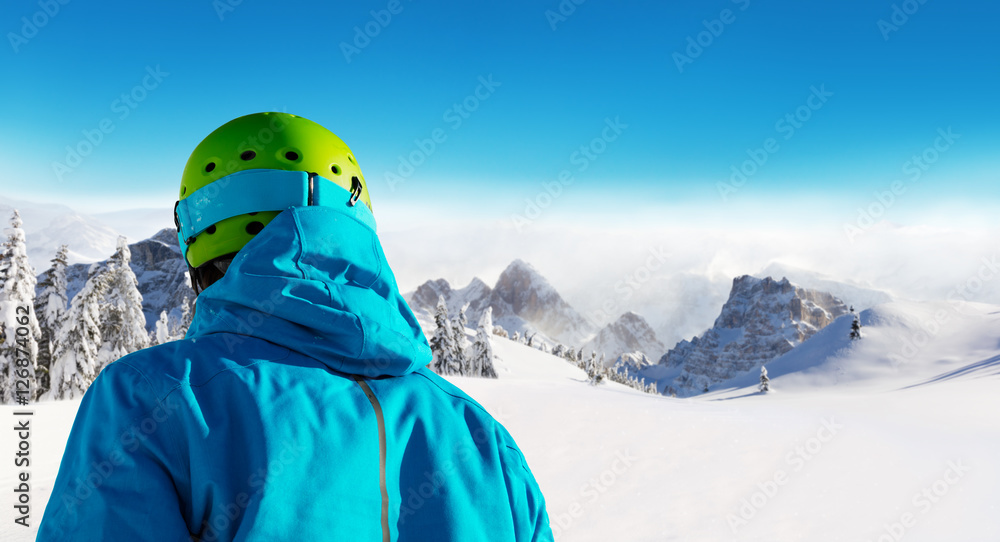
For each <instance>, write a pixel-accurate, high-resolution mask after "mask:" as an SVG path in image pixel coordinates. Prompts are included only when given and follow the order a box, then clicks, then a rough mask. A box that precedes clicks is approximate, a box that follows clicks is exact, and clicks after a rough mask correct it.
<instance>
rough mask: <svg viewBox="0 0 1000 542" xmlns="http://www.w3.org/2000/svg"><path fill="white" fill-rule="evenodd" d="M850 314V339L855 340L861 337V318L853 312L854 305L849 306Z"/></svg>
mask: <svg viewBox="0 0 1000 542" xmlns="http://www.w3.org/2000/svg"><path fill="white" fill-rule="evenodd" d="M851 314H852V315H853V316H854V320H853V321H852V322H851V340H852V341H856V340H858V339H860V338H861V318H860V317H858V315H857V314H854V306H853V305H852V306H851Z"/></svg>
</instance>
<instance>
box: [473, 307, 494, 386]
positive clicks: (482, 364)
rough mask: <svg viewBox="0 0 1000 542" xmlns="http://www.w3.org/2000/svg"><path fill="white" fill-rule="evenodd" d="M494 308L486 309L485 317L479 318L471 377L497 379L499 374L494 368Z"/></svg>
mask: <svg viewBox="0 0 1000 542" xmlns="http://www.w3.org/2000/svg"><path fill="white" fill-rule="evenodd" d="M491 329H493V307H486V310H484V311H483V315H482V316H481V317H479V328H478V329H476V339H475V341H474V342H473V343H472V352H471V355H470V356H469V357H470V358H471V360H470V368H471V371H472V372H470V373H469V375H470V376H480V377H483V378H496V377H497V372H496V369H495V368H494V367H493V338H492V336H493V334H492V333H491V332H490V330H491Z"/></svg>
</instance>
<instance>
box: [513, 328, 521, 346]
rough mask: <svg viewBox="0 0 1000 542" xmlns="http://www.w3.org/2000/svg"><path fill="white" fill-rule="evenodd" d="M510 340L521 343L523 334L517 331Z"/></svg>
mask: <svg viewBox="0 0 1000 542" xmlns="http://www.w3.org/2000/svg"><path fill="white" fill-rule="evenodd" d="M510 340H512V341H514V342H516V343H519V342H521V333H520V332H519V331H515V332H514V334H513V335H511V336H510Z"/></svg>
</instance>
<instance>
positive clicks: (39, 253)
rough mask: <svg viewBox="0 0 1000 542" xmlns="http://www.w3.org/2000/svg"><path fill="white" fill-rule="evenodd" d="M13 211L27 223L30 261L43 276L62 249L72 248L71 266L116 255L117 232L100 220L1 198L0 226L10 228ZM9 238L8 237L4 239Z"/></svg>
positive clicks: (60, 207) (61, 207) (55, 207)
mask: <svg viewBox="0 0 1000 542" xmlns="http://www.w3.org/2000/svg"><path fill="white" fill-rule="evenodd" d="M14 209H17V211H18V212H19V213H20V214H21V219H22V220H23V221H24V225H23V226H22V227H23V228H24V237H25V244H26V246H27V249H28V260H29V261H30V262H31V265H32V266H33V267H34V268H35V272H36V273H41V272H42V271H45V270H46V269H48V268H49V265H50V261H51V260H52V258H53V257H54V256H55V255H56V251H58V250H59V246H60V245H63V244H65V245H67V246H68V247H69V253H68V259H69V262H70V263H92V262H96V261H99V260H103V259H105V258H107V257H109V256H111V254H113V253H114V251H115V247H116V246H117V243H118V235H119V234H118V232H117V231H115V230H114V229H113V228H111V227H109V226H108V225H106V224H104V223H103V222H101V221H100V220H98V219H96V218H94V217H92V216H88V215H86V214H83V213H78V212H76V211H74V210H73V209H70V208H69V207H66V206H65V205H57V204H48V203H45V204H43V203H33V202H28V201H22V200H13V199H9V198H0V225H2V228H0V229H5V228H7V226H8V224H9V221H10V215H11V213H12V212H13V210H14ZM4 238H6V236H4Z"/></svg>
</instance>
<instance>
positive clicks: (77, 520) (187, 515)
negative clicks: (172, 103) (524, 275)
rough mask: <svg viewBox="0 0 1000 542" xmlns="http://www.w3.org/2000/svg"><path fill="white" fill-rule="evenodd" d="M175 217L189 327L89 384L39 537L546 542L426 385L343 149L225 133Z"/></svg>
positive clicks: (528, 506) (499, 468) (502, 452)
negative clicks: (187, 277)
mask: <svg viewBox="0 0 1000 542" xmlns="http://www.w3.org/2000/svg"><path fill="white" fill-rule="evenodd" d="M175 215H176V216H175V220H176V222H177V225H178V235H179V239H180V243H181V245H180V246H181V251H182V252H183V254H184V257H185V259H186V261H187V263H188V265H189V267H190V273H191V280H192V284H193V286H194V288H195V291H196V292H198V293H199V297H198V299H197V304H196V310H195V314H194V319H193V321H192V323H191V326H190V329H189V330H188V332H187V335H186V338H185V339H183V340H178V341H174V342H169V343H166V344H162V345H158V346H155V347H152V348H147V349H145V350H141V351H139V352H135V353H133V354H130V355H128V356H125V357H123V358H122V359H120V360H118V361H116V362H114V363H111V364H110V365H109V366H108V367H107V368H105V369H104V371H102V372H101V374H100V375H99V376H98V377H97V379H96V380H95V381H94V383H93V384H92V385H91V387H90V389H89V390H88V391H87V393H86V395H85V397H84V398H83V401H82V403H81V404H80V410H79V412H78V414H77V418H76V422H75V423H74V426H73V430H72V432H71V434H70V437H69V441H68V443H67V446H66V452H65V455H64V456H63V461H62V465H61V467H60V470H59V475H58V477H57V479H56V481H55V485H54V487H53V489H52V494H51V498H50V500H49V504H48V507H47V508H46V510H45V515H44V517H43V519H42V523H41V526H40V530H39V534H38V538H37V540H40V541H57V540H58V541H61V542H66V541H73V540H130V541H146V540H156V541H174V540H200V541H215V540H241V541H250V540H268V541H270V540H290V539H298V540H324V541H325V540H350V541H362V540H372V541H375V540H382V541H388V540H434V541H452V540H463V541H464V540H494V541H503V540H511V541H514V540H518V541H520V540H552V532H551V529H550V527H549V523H548V516H547V514H546V511H545V503H544V499H543V497H542V494H541V492H540V490H539V488H538V485H537V484H536V482H535V479H534V477H533V476H532V474H531V472H530V471H529V469H528V466H527V463H526V461H525V458H524V456H523V455H522V454H521V451H520V450H519V449H518V447H517V445H516V444H515V442H514V440H513V439H512V438H511V436H510V434H508V433H507V431H506V430H505V429H504V428H503V426H501V425H500V424H499V423H498V422H497V421H495V420H494V419H493V418H492V417H491V416H490V415H489V414H488V413H487V412H486V411H485V410H484V409H483V408H482V407H481V406H480V405H479V404H478V403H476V402H475V401H473V400H472V399H470V398H469V397H468V396H467V395H466V394H465V393H463V392H462V391H461V390H459V389H458V388H456V387H455V386H453V385H452V384H450V383H448V382H447V381H446V380H444V379H442V378H440V377H439V376H437V375H435V374H434V373H432V372H430V371H429V370H428V369H427V368H426V367H425V366H426V365H427V364H428V363H429V362H430V361H431V353H430V348H429V347H428V344H427V340H426V338H425V337H424V335H423V333H422V332H421V330H420V327H419V325H418V324H417V321H416V319H415V318H414V316H413V313H412V312H411V310H410V308H409V307H408V306H407V304H406V302H405V301H404V300H403V298H402V296H401V295H400V293H399V291H398V289H397V287H396V282H395V278H394V276H393V273H392V271H391V270H390V269H389V266H388V263H387V262H386V259H385V256H384V254H383V252H382V249H381V245H380V244H379V241H378V238H377V236H376V234H375V219H374V217H373V215H372V212H371V201H370V199H369V195H368V189H367V185H366V183H365V181H364V177H363V176H362V175H361V170H360V168H359V167H358V165H357V162H356V161H355V158H354V155H353V153H351V151H350V149H349V148H348V147H347V146H346V145H345V144H344V142H343V141H341V140H340V139H339V138H338V137H337V136H335V135H334V134H332V133H331V132H329V131H328V130H326V129H325V128H323V127H321V126H320V125H318V124H316V123H314V122H312V121H309V120H307V119H304V118H302V117H297V116H294V115H289V114H284V113H257V114H253V115H248V116H244V117H240V118H237V119H235V120H233V121H230V122H229V123H227V124H225V125H223V126H222V127H220V128H218V129H217V130H215V131H214V132H212V133H211V134H210V135H209V136H208V137H207V138H205V140H204V141H202V142H201V144H199V145H198V146H197V148H195V150H194V152H193V153H192V155H191V157H190V159H189V160H188V162H187V165H186V166H185V168H184V173H183V178H182V181H181V188H180V201H178V202H177V204H176V206H175Z"/></svg>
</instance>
